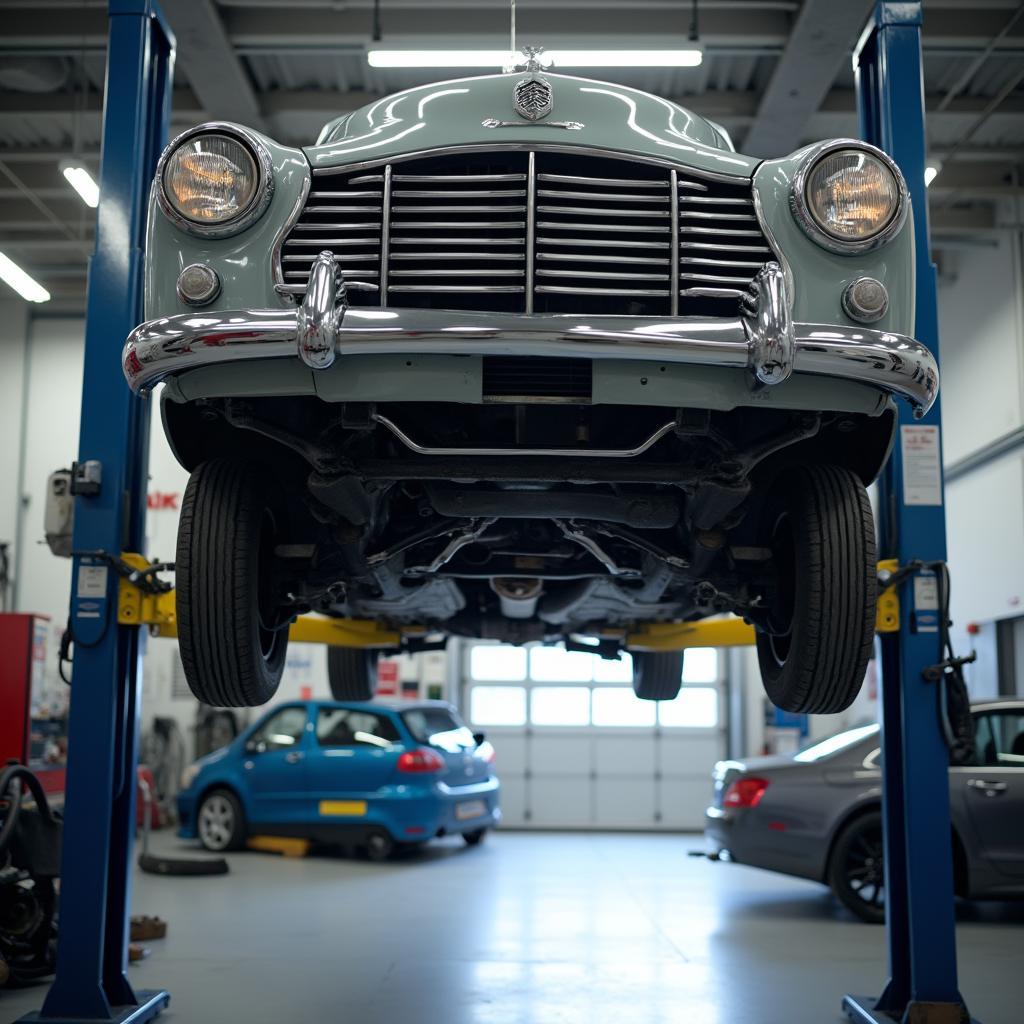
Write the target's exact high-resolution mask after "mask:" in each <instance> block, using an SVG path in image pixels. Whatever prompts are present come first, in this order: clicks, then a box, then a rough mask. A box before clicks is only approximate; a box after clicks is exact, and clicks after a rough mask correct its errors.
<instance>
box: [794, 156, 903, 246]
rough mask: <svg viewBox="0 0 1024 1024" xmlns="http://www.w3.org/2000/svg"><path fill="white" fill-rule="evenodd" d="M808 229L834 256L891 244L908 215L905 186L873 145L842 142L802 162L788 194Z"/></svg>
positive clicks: (895, 169) (893, 168) (803, 226)
mask: <svg viewBox="0 0 1024 1024" xmlns="http://www.w3.org/2000/svg"><path fill="white" fill-rule="evenodd" d="M790 201H791V206H792V208H793V214H794V216H795V217H796V219H797V221H798V222H799V224H800V226H801V227H802V228H803V229H804V231H805V232H806V233H807V234H808V235H809V236H810V237H811V238H812V239H813V240H814V241H815V242H817V243H818V244H819V245H821V246H823V247H824V248H826V249H829V250H831V251H832V252H838V253H844V254H855V253H861V252H866V251H868V250H870V249H874V248H875V247H876V246H879V245H882V244H883V243H884V242H887V241H888V240H889V239H890V238H892V237H893V235H895V234H896V232H897V231H898V230H899V229H900V227H902V225H903V222H904V220H905V219H906V215H907V207H908V205H909V204H908V200H907V186H906V183H905V182H904V180H903V175H902V174H900V171H899V168H898V167H897V166H896V164H895V163H893V161H892V160H891V158H890V157H888V156H887V155H886V154H885V153H883V152H882V151H881V150H880V149H876V148H875V147H874V146H869V145H868V144H867V143H865V142H857V141H855V140H853V139H838V140H836V141H834V142H827V143H823V144H822V145H821V146H818V147H815V148H814V149H812V150H811V152H810V153H808V155H807V156H806V157H805V158H804V162H803V163H802V164H801V165H800V167H799V169H798V170H797V173H796V176H795V177H794V179H793V187H792V192H791V194H790Z"/></svg>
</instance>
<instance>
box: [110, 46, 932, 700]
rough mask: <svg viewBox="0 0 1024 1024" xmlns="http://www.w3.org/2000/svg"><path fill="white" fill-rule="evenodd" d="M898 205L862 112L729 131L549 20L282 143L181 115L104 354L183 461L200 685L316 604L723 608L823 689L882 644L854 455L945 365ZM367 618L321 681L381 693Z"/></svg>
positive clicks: (442, 627)
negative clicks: (131, 295)
mask: <svg viewBox="0 0 1024 1024" xmlns="http://www.w3.org/2000/svg"><path fill="white" fill-rule="evenodd" d="M909 205H910V203H909V197H908V194H907V188H906V184H905V182H904V180H903V178H902V176H901V174H900V171H899V170H898V168H897V167H896V166H895V164H894V163H893V162H892V160H890V159H889V157H888V156H886V154H884V153H882V152H880V151H879V150H877V149H874V148H872V147H871V146H869V145H866V144H865V143H863V142H859V141H857V140H853V139H837V140H832V141H828V142H823V143H820V144H817V145H813V146H809V147H807V148H804V149H801V150H800V151H798V152H796V153H794V154H792V155H791V156H788V157H785V158H783V159H777V160H763V161H762V160H758V159H755V158H753V157H748V156H743V155H741V154H739V153H737V152H735V151H734V149H733V147H732V144H731V142H730V141H729V139H728V136H727V135H726V134H725V133H724V131H723V130H721V129H720V128H718V127H716V126H715V125H714V124H713V123H711V122H709V121H707V120H705V119H704V118H701V117H698V116H697V115H695V114H693V113H691V112H689V111H687V110H685V109H684V108H682V107H680V106H678V105H676V104H675V103H671V102H668V101H666V100H664V99H661V98H659V97H657V96H653V95H650V94H648V93H644V92H640V91H638V90H636V89H631V88H624V87H621V86H618V85H611V84H607V83H602V82H597V81H590V80H587V79H584V78H577V77H573V76H569V75H563V74H556V73H554V72H551V71H550V70H548V69H545V68H544V67H542V66H541V64H540V62H539V60H538V57H537V56H536V54H530V55H529V58H528V60H527V61H526V62H525V63H524V64H523V65H521V66H520V67H519V68H517V69H516V70H514V71H512V72H509V73H504V74H492V75H482V76H478V77H473V78H465V79H459V80H455V81H449V82H443V83H437V84H433V85H427V86H423V87H419V88H413V89H409V90H406V91H404V92H400V93H398V94H396V95H393V96H389V97H386V98H383V99H380V100H377V101H376V102H374V103H372V104H370V105H368V106H365V107H363V108H361V109H360V110H357V111H355V112H353V113H350V114H346V115H344V116H342V117H339V118H337V119H336V120H333V121H331V122H330V123H329V124H328V125H327V126H326V127H325V128H324V129H323V131H322V133H321V134H320V137H319V139H318V140H317V142H316V144H315V145H312V146H309V147H307V148H304V149H292V148H289V147H286V146H282V145H279V144H277V143H276V142H274V141H273V140H271V139H269V138H266V137H265V136H263V135H260V134H258V133H256V132H254V131H251V130H249V129H247V128H244V127H242V126H240V125H235V124H225V123H211V124H204V125H200V126H199V127H196V128H193V129H191V130H189V131H187V132H185V133H184V134H183V135H180V136H179V137H178V138H176V139H175V140H174V141H173V142H171V144H170V145H169V146H168V147H167V149H166V150H165V152H164V154H163V156H162V158H161V160H160V162H159V167H158V170H157V173H156V177H155V180H154V182H153V189H152V201H151V209H150V214H149V235H148V249H147V254H146V270H145V293H146V294H145V303H146V316H147V317H148V319H147V321H146V322H145V323H143V324H141V325H140V326H139V327H137V328H136V329H135V330H134V331H133V332H132V334H131V335H130V337H129V338H128V341H127V344H126V347H125V349H124V353H123V368H124V372H125V375H126V377H127V380H128V382H129V384H130V386H131V387H132V388H133V389H134V390H135V391H136V392H140V393H145V392H149V391H152V389H154V387H155V386H156V385H157V384H161V383H162V384H163V387H162V391H161V403H162V413H163V422H164V427H165V432H166V435H167V437H168V439H169V442H170V444H171V446H172V448H173V450H174V452H175V454H176V456H177V458H178V459H179V460H180V462H181V464H182V465H183V466H184V467H185V468H186V469H188V470H189V471H190V472H191V479H190V482H189V485H188V488H187V492H186V495H185V498H184V501H183V507H182V514H181V520H180V531H179V544H178V551H177V595H178V596H177V601H178V629H179V635H180V645H181V654H182V659H183V662H184V666H185V671H186V674H187V677H188V680H189V683H190V684H191V686H192V688H193V690H194V692H195V693H196V695H197V696H198V697H199V698H200V699H201V700H203V701H205V702H207V703H210V704H214V705H218V706H224V705H233V704H234V705H247V704H260V703H263V702H265V701H267V700H268V699H269V698H270V697H271V696H272V695H273V693H274V692H275V690H276V688H277V686H278V683H279V680H280V678H281V673H282V669H283V666H284V659H285V646H286V644H287V640H288V631H287V627H288V624H289V622H290V621H292V620H293V619H294V617H295V616H296V615H298V614H301V613H305V612H307V611H310V610H312V611H315V612H319V613H322V614H326V615H329V616H338V617H346V618H351V619H360V620H368V621H371V622H375V623H381V624H384V625H386V626H387V627H388V628H389V629H390V630H392V631H393V632H394V631H397V632H399V633H400V634H402V635H403V636H404V640H403V646H404V647H405V648H406V649H409V650H414V649H416V648H417V646H422V645H424V644H428V643H435V642H437V638H438V637H443V636H449V635H462V636H469V637H483V638H493V639H498V640H502V641H506V642H510V643H527V642H559V641H562V642H565V643H567V645H569V646H576V645H580V644H583V643H584V642H585V641H584V639H583V638H588V642H589V640H592V639H593V638H596V639H597V644H598V646H597V649H598V650H599V651H600V653H601V654H602V655H603V656H606V657H616V656H617V655H618V653H619V652H620V650H621V649H622V648H623V647H624V646H626V645H627V643H628V642H629V640H630V638H631V637H635V636H637V635H638V633H637V631H638V630H640V631H641V632H642V631H643V629H645V628H648V627H650V626H651V624H658V623H685V622H689V621H696V620H700V619H703V618H706V617H709V616H714V615H721V614H723V613H735V614H736V615H739V616H742V617H743V618H745V619H746V620H748V621H749V622H751V623H752V624H753V625H754V627H755V628H756V632H757V646H758V653H759V658H760V665H761V672H762V676H763V680H764V684H765V686H766V689H767V692H768V694H769V696H770V697H771V699H772V700H773V701H774V702H775V703H776V704H777V705H779V706H780V707H783V708H785V709H787V710H790V711H808V712H810V711H814V712H836V711H839V710H841V709H842V708H844V707H846V706H847V705H848V704H849V703H850V701H851V700H852V699H853V697H854V695H855V693H856V692H857V690H858V688H859V686H860V684H861V682H862V679H863V676H864V670H865V665H866V662H867V658H868V655H869V652H870V649H871V642H872V629H873V616H874V602H875V539H874V537H875V535H874V527H873V523H872V517H871V509H870V506H869V503H868V500H867V496H866V493H865V485H866V484H868V483H869V482H870V481H871V480H872V479H873V478H874V477H875V476H876V475H877V473H878V472H879V470H880V468H881V466H882V465H883V463H884V462H885V460H886V457H887V455H888V452H889V449H890V445H891V443H892V440H893V437H894V431H895V427H896V403H897V402H907V403H909V404H910V406H912V407H913V409H914V410H915V411H916V412H917V413H923V412H924V411H925V410H927V409H928V408H929V406H930V405H931V403H932V402H933V401H934V398H935V395H936V391H937V387H938V379H937V372H936V365H935V361H934V360H933V358H932V356H931V355H930V353H929V351H928V350H927V348H926V347H925V346H923V345H921V344H920V343H918V342H917V341H915V340H914V338H913V337H912V332H913V281H914V254H913V223H912V218H910V217H908V212H909ZM636 646H637V647H639V646H640V645H639V644H637V645H636ZM655 646H656V645H654V644H649V645H648V649H647V650H642V649H637V650H635V653H634V658H633V663H634V666H635V680H634V685H635V688H636V691H637V693H638V694H639V695H640V696H642V697H645V698H650V699H670V698H672V697H674V696H675V695H676V693H677V692H678V689H679V685H680V679H681V658H682V654H681V653H679V652H672V651H665V650H660V651H659V650H656V649H654V648H655ZM588 649H589V648H588ZM377 653H378V652H376V651H372V650H371V651H369V652H367V651H363V650H359V649H355V648H340V649H338V650H336V652H335V653H334V654H333V655H332V658H331V666H332V671H331V679H332V686H333V687H334V694H335V696H337V697H339V698H358V697H362V698H363V699H366V698H369V697H370V696H371V694H372V692H373V676H374V659H375V658H376V656H377Z"/></svg>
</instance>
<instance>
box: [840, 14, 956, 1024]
mask: <svg viewBox="0 0 1024 1024" xmlns="http://www.w3.org/2000/svg"><path fill="white" fill-rule="evenodd" d="M853 63H854V70H855V72H856V76H857V94H858V102H859V106H860V118H861V134H862V136H863V138H864V139H865V140H866V141H868V142H871V143H873V144H874V145H876V146H878V147H879V148H881V149H883V150H885V151H886V152H887V153H889V154H890V155H891V156H892V157H893V159H894V160H895V161H896V163H897V164H899V166H900V169H901V170H902V171H903V175H904V177H905V178H906V179H907V186H908V188H909V189H910V196H911V202H912V204H913V215H914V231H915V237H916V257H917V300H916V305H917V317H916V330H915V334H916V337H917V338H918V339H919V340H920V341H921V342H923V343H924V344H925V345H927V346H928V348H929V349H931V351H932V352H933V353H934V354H935V356H936V357H938V340H939V339H938V309H937V300H936V283H935V267H934V265H933V264H932V261H931V253H930V248H929V235H928V200H927V195H926V191H925V183H924V169H925V152H926V150H925V109H924V86H923V80H922V74H921V70H922V69H921V4H920V2H916V0H914V2H893V0H880V2H878V3H877V5H876V7H875V11H874V13H873V16H872V19H871V21H870V22H869V23H868V25H867V27H866V28H865V30H864V33H863V35H862V36H861V39H860V42H859V44H858V46H857V49H856V51H855V53H854V58H853ZM939 423H940V416H939V403H938V402H936V403H935V405H934V406H933V407H932V409H931V410H930V412H929V413H928V414H927V416H925V417H924V418H923V419H920V420H914V419H913V418H912V416H911V415H910V414H909V413H908V410H907V408H906V406H905V405H902V406H901V408H900V436H899V437H898V438H897V440H896V445H895V450H894V452H893V455H892V458H891V459H890V460H889V462H888V464H887V466H886V468H885V471H884V474H883V476H882V479H881V480H880V481H879V509H880V541H881V544H880V550H879V557H880V558H895V559H897V560H898V561H899V564H900V565H906V564H908V563H909V562H911V561H913V560H914V559H921V560H922V561H923V562H938V561H944V560H945V558H946V521H945V512H944V508H943V504H942V475H941V474H942V468H941V458H940V451H941V447H940V441H939V438H940V426H939ZM922 427H924V428H930V429H926V430H925V431H924V432H922V431H921V430H920V428H922ZM908 431H909V433H908ZM927 582H928V581H927V580H916V579H915V578H914V577H911V578H909V579H908V580H906V581H905V582H904V584H903V585H902V587H901V588H900V594H899V597H900V631H899V632H898V633H890V634H885V635H883V636H882V637H881V638H880V643H881V649H882V650H881V662H882V758H883V760H882V771H883V818H884V826H885V828H884V831H885V878H886V928H887V933H888V934H887V938H888V945H889V981H888V984H887V985H886V987H885V989H884V991H883V993H882V995H881V996H880V997H879V998H878V999H877V1000H876V999H865V998H861V997H857V996H846V997H845V999H844V1000H843V1009H844V1010H845V1012H846V1014H847V1016H848V1017H849V1018H850V1019H851V1020H853V1021H859V1022H882V1021H884V1022H886V1024H892V1022H893V1021H894V1020H896V1021H902V1022H904V1024H918V1022H921V1024H923V1022H925V1021H927V1024H963V1022H966V1021H968V1020H969V1017H968V1014H967V1010H966V1007H965V1005H964V1001H963V998H962V997H961V995H960V992H959V989H958V987H957V969H956V936H955V924H956V921H955V916H954V907H953V857H952V848H951V842H950V837H951V834H952V824H951V821H950V809H949V774H948V766H949V751H948V749H947V747H946V744H945V740H944V738H943V734H942V731H941V728H940V724H939V720H938V715H937V713H936V708H937V702H936V694H935V689H934V688H935V686H936V685H937V684H936V683H934V682H926V681H925V680H924V679H923V677H922V674H921V673H922V670H923V669H924V668H926V667H927V666H929V665H934V664H935V663H936V662H938V661H940V660H941V658H942V657H943V655H941V654H939V653H938V651H939V634H938V613H937V611H936V609H935V607H934V602H933V601H932V600H931V599H930V596H929V595H930V594H931V593H934V591H933V589H932V588H930V587H928V586H921V585H920V584H921V583H927ZM915 598H916V599H917V600H918V601H919V605H918V607H915Z"/></svg>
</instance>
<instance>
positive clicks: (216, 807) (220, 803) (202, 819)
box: [196, 789, 246, 853]
mask: <svg viewBox="0 0 1024 1024" xmlns="http://www.w3.org/2000/svg"><path fill="white" fill-rule="evenodd" d="M196 831H197V832H198V833H199V842H201V843H202V844H203V846H204V847H206V849H207V850H210V851H211V852H212V853H224V852H226V851H228V850H240V849H241V848H242V847H243V846H244V845H245V839H246V826H245V812H244V811H243V810H242V804H241V801H240V800H239V799H238V797H237V796H235V794H234V793H232V792H231V790H229V789H215V790H213V791H212V792H210V793H207V794H206V796H204V797H203V799H202V801H201V802H200V804H199V810H198V811H197V812H196Z"/></svg>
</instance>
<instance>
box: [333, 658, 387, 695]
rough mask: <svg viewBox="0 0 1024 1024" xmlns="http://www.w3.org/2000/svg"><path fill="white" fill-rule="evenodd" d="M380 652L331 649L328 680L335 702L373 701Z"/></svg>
mask: <svg viewBox="0 0 1024 1024" xmlns="http://www.w3.org/2000/svg"><path fill="white" fill-rule="evenodd" d="M379 656H380V652H379V651H374V650H368V649H367V648H365V647H328V648H327V681H328V683H329V685H330V687H331V696H332V697H333V698H334V699H335V700H373V695H374V693H375V692H376V689H377V658H378V657H379Z"/></svg>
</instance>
